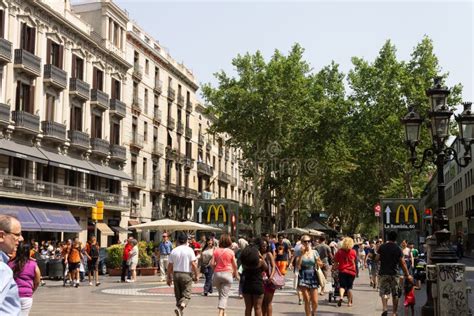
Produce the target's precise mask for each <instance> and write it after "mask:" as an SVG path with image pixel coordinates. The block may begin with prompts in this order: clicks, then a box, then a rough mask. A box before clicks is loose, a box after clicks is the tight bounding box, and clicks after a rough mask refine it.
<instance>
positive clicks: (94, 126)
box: [91, 112, 102, 138]
mask: <svg viewBox="0 0 474 316" xmlns="http://www.w3.org/2000/svg"><path fill="white" fill-rule="evenodd" d="M91 138H102V113H97V112H96V113H93V114H92V123H91Z"/></svg>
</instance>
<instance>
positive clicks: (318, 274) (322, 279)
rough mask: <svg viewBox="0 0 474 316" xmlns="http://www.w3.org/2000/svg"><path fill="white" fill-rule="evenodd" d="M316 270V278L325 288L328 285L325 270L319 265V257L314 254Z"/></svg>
mask: <svg viewBox="0 0 474 316" xmlns="http://www.w3.org/2000/svg"><path fill="white" fill-rule="evenodd" d="M314 272H315V274H316V279H317V280H318V283H319V286H320V287H321V288H322V289H324V288H325V287H326V277H325V276H324V273H323V270H321V268H320V267H319V264H318V258H316V255H315V256H314Z"/></svg>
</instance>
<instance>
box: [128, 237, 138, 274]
mask: <svg viewBox="0 0 474 316" xmlns="http://www.w3.org/2000/svg"><path fill="white" fill-rule="evenodd" d="M137 245H138V241H137V240H136V239H132V247H133V248H132V250H130V253H129V255H128V260H127V265H128V266H129V269H130V274H131V279H130V281H129V280H128V279H127V280H126V281H127V282H137V265H138V246H137Z"/></svg>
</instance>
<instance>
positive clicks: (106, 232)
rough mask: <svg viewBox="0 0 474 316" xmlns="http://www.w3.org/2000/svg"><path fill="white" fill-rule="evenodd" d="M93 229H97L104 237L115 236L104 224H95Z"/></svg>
mask: <svg viewBox="0 0 474 316" xmlns="http://www.w3.org/2000/svg"><path fill="white" fill-rule="evenodd" d="M95 227H97V229H98V230H100V232H101V233H102V234H104V235H107V236H113V235H115V233H114V232H113V230H112V229H110V227H109V226H107V224H106V223H96V224H95Z"/></svg>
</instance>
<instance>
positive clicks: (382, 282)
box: [379, 275, 401, 297]
mask: <svg viewBox="0 0 474 316" xmlns="http://www.w3.org/2000/svg"><path fill="white" fill-rule="evenodd" d="M379 294H380V296H384V295H389V294H392V296H393V297H400V294H401V289H400V285H399V278H398V275H379Z"/></svg>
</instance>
